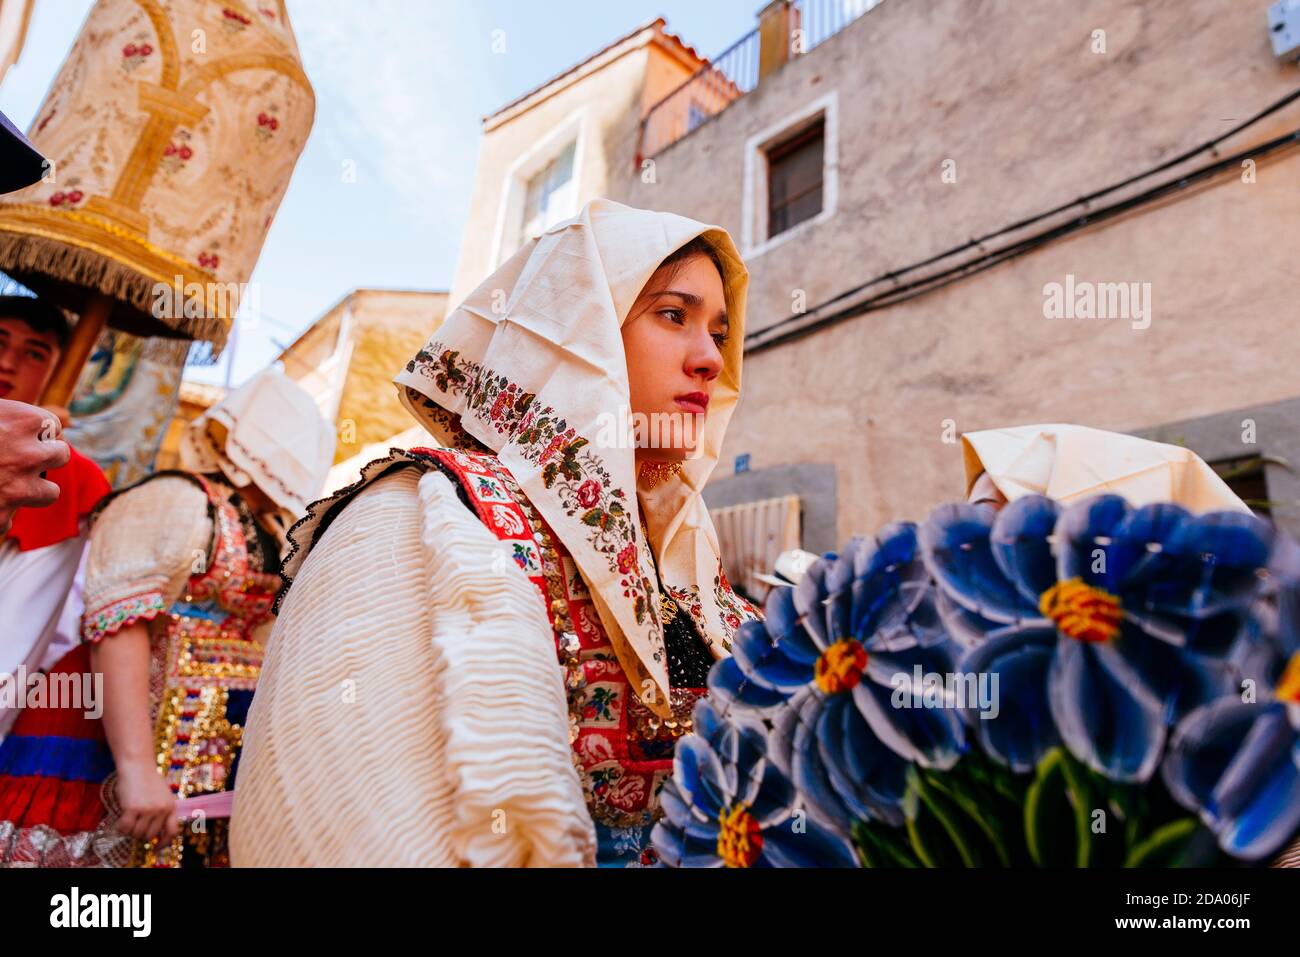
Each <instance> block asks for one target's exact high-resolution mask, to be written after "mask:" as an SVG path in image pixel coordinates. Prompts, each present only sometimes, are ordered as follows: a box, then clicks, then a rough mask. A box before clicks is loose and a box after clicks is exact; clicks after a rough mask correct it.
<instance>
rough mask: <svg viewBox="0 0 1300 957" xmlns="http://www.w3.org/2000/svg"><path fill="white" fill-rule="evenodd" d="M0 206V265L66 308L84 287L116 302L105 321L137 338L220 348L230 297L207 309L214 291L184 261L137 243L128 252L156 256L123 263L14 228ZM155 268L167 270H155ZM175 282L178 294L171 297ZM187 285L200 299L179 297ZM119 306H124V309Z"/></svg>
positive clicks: (76, 304)
mask: <svg viewBox="0 0 1300 957" xmlns="http://www.w3.org/2000/svg"><path fill="white" fill-rule="evenodd" d="M4 212H9V211H0V270H3V271H4V272H6V273H8V274H9V275H11V276H12V277H13V278H14V279H16V280H17V281H19V282H21V283H23V284H24V285H26V286H28V287H29V288H31V289H32V290H33V291H34V292H36V293H38V294H40V295H43V296H48V297H49V298H51V299H52V300H53V301H54V302H56V303H58V304H59V305H61V306H64V307H65V308H68V309H71V310H72V311H74V312H80V310H81V308H82V302H81V301H80V300H82V299H84V298H85V293H86V291H98V292H101V293H103V294H104V295H106V296H108V297H110V298H112V299H114V300H116V301H117V302H118V303H120V304H121V306H120V307H119V308H118V310H115V313H114V316H113V319H112V320H111V325H113V326H114V327H115V328H120V329H123V330H124V331H127V332H130V333H132V334H133V335H140V336H161V337H165V338H178V339H198V340H205V341H207V342H210V343H211V345H212V349H213V353H214V358H215V356H216V355H219V354H220V352H221V349H222V348H223V347H224V345H225V341H226V336H227V333H228V331H229V328H230V320H229V319H227V318H225V316H224V315H223V313H227V312H229V313H233V306H235V305H237V303H229V304H228V308H226V309H218V308H214V304H216V303H217V302H218V301H219V297H220V295H221V293H222V290H218V289H217V288H216V287H217V286H219V285H221V284H219V283H217V282H215V280H213V278H212V277H211V276H207V275H204V274H203V273H202V272H201V271H200V270H197V269H195V268H194V267H193V266H191V265H189V264H187V263H180V262H178V261H177V262H170V261H164V260H163V257H160V256H156V255H155V256H151V255H150V254H151V253H157V252H159V251H156V250H153V249H150V248H148V247H145V246H143V244H142V248H141V250H139V252H140V253H142V255H140V256H138V257H134V258H139V259H146V258H156V259H158V260H159V261H158V262H151V263H144V262H142V263H140V264H139V265H138V266H130V265H125V264H123V263H122V262H121V261H119V259H118V258H115V257H114V256H112V255H109V254H108V253H107V252H106V251H101V250H98V249H95V248H88V247H86V246H79V245H73V244H71V243H69V242H68V241H67V240H66V239H63V238H56V237H53V236H47V235H42V234H41V233H40V232H36V231H35V230H34V229H32V230H30V231H29V230H28V229H23V230H22V231H21V232H19V231H15V229H14V224H12V223H9V222H4V221H3V219H5V218H6V217H5V216H4V215H3V214H4ZM167 258H168V259H170V257H167ZM163 268H171V269H174V270H175V271H174V272H172V273H171V274H170V275H167V274H160V273H161V270H162V269H163ZM178 283H179V284H180V292H181V296H180V297H179V298H178V297H175V296H174V293H175V292H176V291H177V284H178ZM195 283H197V284H198V286H199V288H200V290H201V293H200V296H201V298H200V296H190V297H189V298H188V302H187V300H186V297H185V287H186V286H187V285H188V286H190V287H191V289H192V288H193V286H192V284H195ZM68 287H75V288H72V289H69V288H68ZM163 297H165V303H163V302H162V301H161V300H162V298H163ZM160 305H162V308H161V309H159V308H158V307H159V306H160ZM187 305H188V307H189V308H186V307H187ZM121 307H126V310H127V313H126V314H122V310H121ZM186 313H189V315H187V314H186Z"/></svg>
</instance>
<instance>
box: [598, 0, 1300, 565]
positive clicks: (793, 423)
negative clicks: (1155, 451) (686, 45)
mask: <svg viewBox="0 0 1300 957" xmlns="http://www.w3.org/2000/svg"><path fill="white" fill-rule="evenodd" d="M1267 6H1268V2H1267V0H1143V2H1142V3H1140V4H1139V3H1136V2H1131V0H1094V2H1090V3H1088V4H1079V3H1076V2H1075V0H1036V2H1034V3H1021V2H1016V0H988V2H971V0H927V2H925V3H914V2H905V0H885V2H884V3H883V4H881V5H880V6H879V7H877V8H876V9H875V10H873V11H871V12H870V13H868V14H866V15H865V16H864V17H863V18H862V19H861V20H859V21H857V22H856V23H855V24H853V25H852V26H850V27H849V28H847V29H846V30H845V31H844V32H842V33H840V34H839V35H837V36H836V37H834V38H832V39H831V40H829V41H828V42H826V43H825V44H823V45H822V46H820V47H818V48H817V49H815V50H814V51H812V52H811V53H810V54H808V55H807V56H806V57H804V58H802V59H799V60H796V61H794V62H792V63H790V64H788V65H787V66H786V67H784V68H783V69H782V70H781V71H780V72H778V73H777V74H775V75H773V76H771V77H769V78H767V79H766V80H765V81H764V83H763V84H762V85H761V86H760V87H759V89H758V90H757V91H756V92H754V93H751V94H750V95H748V96H746V97H745V98H743V99H742V100H740V101H738V102H737V103H735V104H733V105H732V106H731V107H730V108H729V109H727V110H726V111H725V112H724V113H722V114H721V115H720V116H718V117H717V118H715V119H714V120H712V121H711V122H710V123H708V124H706V125H705V126H704V127H702V128H700V129H699V130H697V131H695V132H694V133H693V134H691V135H690V136H687V137H686V138H684V139H683V140H681V141H679V142H678V143H676V144H674V145H673V146H672V147H670V148H668V149H667V150H666V151H664V152H663V153H661V154H660V155H659V156H657V157H656V158H655V161H656V182H655V183H653V184H646V183H644V182H643V181H642V180H641V179H640V178H637V177H633V176H619V177H615V178H614V179H612V180H611V182H610V185H609V195H610V196H611V197H612V198H614V199H618V200H621V201H624V202H628V203H631V204H633V205H640V206H647V207H652V208H657V209H666V210H672V211H676V212H681V213H684V214H686V215H690V216H693V217H695V218H698V219H701V220H705V221H708V222H714V223H719V224H721V225H723V226H725V227H726V228H728V229H729V230H731V231H732V233H733V235H735V236H737V237H739V236H740V235H741V219H742V194H741V191H742V181H743V172H744V162H743V153H744V144H745V141H746V139H747V138H748V137H751V136H754V135H756V134H757V133H759V132H760V131H763V130H765V129H767V128H769V127H770V126H772V125H773V124H776V123H778V122H779V121H780V120H781V118H782V117H784V116H788V115H790V114H793V113H795V112H797V111H798V110H799V109H800V108H801V107H803V106H804V105H805V104H807V103H809V102H811V101H813V100H815V99H817V98H820V97H823V96H825V95H826V94H827V93H829V92H831V91H836V92H837V95H838V114H839V124H838V125H839V130H838V134H839V151H838V174H839V196H838V204H837V208H836V212H835V213H834V215H833V216H831V217H830V218H829V219H828V220H827V221H826V222H825V223H823V224H819V225H815V226H812V227H810V228H808V229H806V230H804V232H803V233H802V234H801V235H799V236H798V238H796V239H793V240H791V241H790V242H787V243H786V244H784V245H781V246H778V247H776V248H774V249H772V250H770V251H769V252H767V253H765V254H762V255H759V256H757V257H754V258H752V259H751V260H750V261H749V267H750V270H751V274H752V286H751V294H750V305H749V310H750V312H749V315H750V320H749V321H750V328H751V330H752V329H754V328H758V327H761V326H763V325H765V324H768V323H771V322H774V321H778V320H780V319H782V318H785V317H786V316H789V315H790V314H791V303H792V300H793V298H794V296H795V295H796V291H797V290H803V291H804V292H805V294H806V299H807V304H808V306H809V307H812V306H815V305H816V304H817V303H819V302H821V301H822V300H824V299H827V298H830V297H831V296H833V295H836V294H838V293H840V292H842V291H844V290H846V289H848V288H850V287H853V286H855V285H857V284H858V283H861V282H863V281H864V280H866V279H869V278H872V277H875V276H877V275H879V274H881V273H884V272H886V271H888V270H890V269H894V268H897V267H900V266H903V265H906V264H909V263H912V262H914V261H917V260H920V259H922V258H924V257H926V256H929V255H931V254H934V253H936V252H939V251H941V250H944V249H947V248H949V247H951V246H954V245H956V244H958V243H960V242H963V241H965V240H966V239H968V238H969V237H971V236H975V235H979V234H981V233H985V232H988V231H991V230H993V229H995V228H998V227H1001V226H1003V225H1006V224H1007V223H1010V222H1012V221H1013V220H1016V219H1019V218H1020V217H1023V216H1026V215H1029V214H1033V213H1036V212H1039V211H1041V210H1044V209H1047V208H1049V207H1052V206H1055V205H1057V204H1059V203H1061V202H1065V201H1068V200H1070V199H1072V198H1074V197H1076V196H1079V195H1082V194H1084V193H1087V192H1089V191H1091V190H1094V189H1096V188H1098V187H1101V186H1103V185H1107V184H1109V183H1111V182H1113V181H1116V180H1119V179H1122V178H1123V177H1125V176H1128V175H1131V174H1134V173H1137V172H1140V171H1143V170H1145V169H1147V168H1148V167H1150V166H1152V165H1154V164H1156V163H1158V162H1161V161H1163V160H1165V159H1168V158H1170V157H1172V156H1174V155H1176V154H1178V153H1179V152H1181V151H1183V150H1184V149H1186V148H1189V147H1191V146H1193V145H1196V144H1199V143H1200V142H1202V141H1204V140H1207V139H1209V138H1210V137H1212V136H1216V135H1218V134H1220V133H1221V132H1223V131H1224V130H1226V129H1228V128H1230V127H1231V126H1232V125H1233V123H1234V122H1236V121H1240V120H1244V119H1245V118H1247V117H1249V116H1251V115H1253V114H1254V113H1255V112H1256V111H1258V110H1260V109H1262V108H1263V107H1265V106H1266V105H1268V104H1269V103H1271V102H1272V101H1274V100H1276V99H1278V98H1280V97H1281V96H1282V95H1283V94H1285V93H1287V92H1289V91H1291V90H1292V89H1294V88H1296V87H1297V86H1300V70H1297V68H1296V67H1295V65H1293V64H1292V65H1282V64H1279V63H1277V62H1276V61H1275V60H1274V59H1273V57H1272V55H1271V52H1270V49H1269V44H1268V37H1267V32H1266V26H1265V9H1266V8H1267ZM1096 29H1103V30H1105V31H1106V44H1107V52H1106V53H1105V54H1097V53H1093V52H1092V51H1091V49H1090V45H1091V42H1092V33H1093V31H1094V30H1096ZM1297 126H1300V105H1293V106H1292V107H1290V108H1289V109H1288V110H1286V111H1284V112H1282V113H1280V114H1277V115H1275V116H1274V117H1273V118H1270V119H1269V120H1268V121H1265V122H1263V123H1261V124H1259V125H1258V126H1256V127H1254V128H1252V129H1251V130H1249V131H1248V132H1246V133H1243V134H1241V135H1240V136H1238V137H1236V138H1235V139H1233V140H1232V141H1230V142H1229V143H1228V144H1226V146H1225V152H1233V151H1236V150H1238V149H1242V148H1244V147H1246V146H1248V145H1251V144H1254V143H1258V142H1261V141H1263V140H1266V139H1269V138H1271V137H1274V136H1277V135H1279V134H1281V133H1283V132H1289V131H1290V130H1291V129H1293V128H1295V127H1297ZM945 159H953V160H955V162H956V172H957V182H956V183H955V184H950V183H944V182H943V181H942V178H941V169H942V164H943V162H944V160H945ZM1209 159H1210V158H1209V157H1202V158H1201V159H1200V160H1198V161H1196V162H1195V163H1194V164H1192V165H1199V163H1202V162H1207V161H1208V160H1209ZM1257 176H1258V181H1257V182H1255V183H1253V184H1246V183H1243V182H1241V179H1240V177H1236V176H1229V178H1228V179H1227V180H1226V181H1225V180H1219V181H1216V183H1215V185H1213V186H1210V187H1209V188H1205V189H1198V190H1195V191H1192V192H1190V193H1187V194H1179V195H1178V196H1176V197H1175V198H1172V199H1168V200H1165V201H1163V202H1162V203H1160V204H1159V205H1158V206H1154V207H1150V206H1149V207H1146V208H1144V209H1143V210H1141V211H1140V212H1137V213H1135V214H1132V215H1130V216H1128V217H1127V218H1125V219H1123V220H1120V221H1117V222H1114V223H1111V224H1109V225H1105V226H1102V227H1098V228H1094V229H1090V230H1087V231H1085V232H1082V233H1077V234H1075V235H1074V236H1072V237H1070V238H1067V239H1066V240H1064V241H1062V242H1059V243H1056V244H1054V245H1051V246H1048V247H1046V248H1044V249H1041V250H1039V251H1036V252H1032V253H1029V254H1027V255H1026V256H1024V257H1022V258H1020V259H1017V260H1015V261H1013V262H1011V263H1007V264H1003V265H1001V266H998V267H996V268H994V269H992V270H990V271H988V272H985V273H982V274H980V275H978V276H975V277H973V278H970V279H967V280H965V281H962V282H960V283H958V284H956V285H954V286H950V287H948V288H946V289H944V290H941V291H939V292H936V293H933V294H930V295H927V296H925V297H923V298H920V299H918V300H915V301H913V302H910V303H906V304H903V305H899V306H895V307H892V308H890V309H887V310H884V311H881V312H876V313H872V314H870V315H866V316H860V317H857V318H854V319H849V320H847V321H845V322H842V323H840V324H838V325H834V326H831V327H828V328H825V329H824V330H823V331H819V332H816V333H813V334H810V335H808V336H806V337H804V338H801V339H798V340H795V341H793V342H790V343H787V344H784V345H779V346H776V347H773V348H770V349H767V350H765V351H760V352H757V353H756V354H753V355H751V356H749V357H747V359H746V366H745V371H744V389H743V397H742V401H741V405H740V408H739V410H738V412H737V414H736V416H735V418H734V419H733V424H732V426H731V429H730V433H729V435H728V439H727V442H726V445H725V447H724V457H723V460H722V464H721V465H720V466H719V469H718V473H717V477H726V476H727V475H729V474H730V473H731V462H732V457H733V456H734V455H735V454H736V453H739V452H750V453H751V454H752V463H751V467H752V468H753V469H761V468H765V467H769V466H774V465H781V464H787V463H797V462H831V463H834V465H835V468H836V476H837V483H838V498H839V506H840V508H839V533H840V538H841V539H842V538H844V537H845V536H847V535H849V534H851V533H854V532H859V531H870V530H874V529H875V528H876V527H878V526H879V525H880V524H881V523H882V522H884V521H886V520H892V519H895V518H899V517H912V518H922V517H924V515H925V514H926V513H927V512H928V511H929V509H930V508H932V507H933V506H934V505H936V504H938V503H940V502H942V501H944V500H948V499H952V498H955V497H958V496H959V495H960V493H961V491H962V487H961V486H962V470H961V461H960V452H959V446H958V445H956V444H948V443H946V442H945V441H944V433H945V429H944V426H945V421H946V420H951V422H952V423H953V425H954V426H955V431H956V432H961V431H968V430H974V429H980V428H986V427H990V426H999V425H1010V424H1024V423H1030V422H1051V421H1072V422H1080V423H1085V424H1089V425H1094V426H1099V427H1102V428H1109V429H1116V430H1124V431H1130V430H1138V429H1142V428H1147V427H1151V426H1154V425H1158V424H1160V423H1163V422H1169V421H1173V420H1179V419H1187V418H1191V417H1195V416H1200V415H1208V414H1211V413H1215V412H1220V411H1223V410H1225V409H1235V408H1239V407H1249V406H1252V405H1256V404H1263V403H1268V402H1272V401H1276V400H1280V399H1283V398H1287V397H1291V396H1295V395H1297V394H1300V381H1298V380H1297V376H1296V373H1295V369H1296V366H1297V353H1298V351H1300V348H1298V346H1297V342H1296V338H1297V337H1296V334H1295V328H1296V313H1297V300H1298V299H1300V296H1298V295H1297V294H1298V293H1300V270H1297V267H1296V251H1297V249H1300V155H1298V154H1296V153H1290V154H1288V155H1287V156H1286V157H1285V158H1282V159H1278V160H1265V161H1262V162H1261V163H1260V164H1259V166H1258V170H1257ZM1067 273H1073V274H1074V275H1075V276H1076V277H1077V278H1078V279H1080V280H1089V281H1093V282H1142V283H1150V284H1151V296H1152V306H1153V313H1152V322H1151V325H1150V327H1149V328H1147V329H1143V330H1139V329H1134V328H1132V323H1130V322H1129V321H1127V320H1123V319H1119V320H1092V321H1087V320H1048V319H1045V318H1044V317H1043V297H1044V286H1045V285H1046V284H1047V283H1052V282H1063V281H1064V280H1065V276H1066V274H1067ZM1250 451H1251V449H1250V448H1243V450H1242V454H1249V453H1250Z"/></svg>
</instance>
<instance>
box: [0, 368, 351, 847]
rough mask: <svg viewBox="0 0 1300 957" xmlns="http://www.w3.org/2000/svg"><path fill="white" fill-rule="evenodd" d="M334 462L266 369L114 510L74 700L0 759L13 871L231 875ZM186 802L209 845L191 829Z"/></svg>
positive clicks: (1, 837) (32, 723) (295, 399)
mask: <svg viewBox="0 0 1300 957" xmlns="http://www.w3.org/2000/svg"><path fill="white" fill-rule="evenodd" d="M333 456H334V432H333V429H332V427H331V426H330V425H329V423H327V422H326V421H325V420H324V419H323V418H322V417H321V414H320V412H319V411H318V409H317V407H316V404H315V402H314V400H313V399H312V398H311V396H309V395H308V394H307V393H306V392H304V391H303V390H302V389H301V388H300V387H299V386H297V385H295V384H294V383H293V382H291V381H290V380H288V379H287V378H286V377H285V376H284V375H283V374H282V373H280V372H278V371H276V370H267V371H265V372H263V373H260V374H259V375H258V376H256V377H255V378H254V379H252V380H251V381H250V382H249V383H247V384H246V385H245V386H243V387H242V388H240V389H238V390H237V391H235V392H233V393H231V394H230V395H229V396H228V397H227V398H226V399H225V400H224V401H222V402H221V403H219V404H218V405H216V406H215V407H213V408H212V409H210V410H208V412H207V413H205V414H204V415H203V416H202V417H200V418H199V419H197V420H195V421H194V422H192V423H191V424H190V425H189V427H188V430H187V433H186V435H185V437H184V440H183V443H182V449H181V462H182V465H183V466H184V470H183V471H170V472H160V473H157V474H155V475H153V476H151V477H150V478H148V479H145V480H144V481H143V482H141V483H138V484H136V485H134V486H132V487H130V488H127V489H123V490H121V491H119V492H116V493H114V494H112V495H110V496H108V497H107V498H106V499H105V500H104V502H103V503H102V504H101V505H100V508H99V511H98V512H97V514H96V516H95V517H94V518H93V524H92V526H91V531H90V551H89V557H88V559H87V565H86V585H85V614H84V616H83V618H82V627H81V637H82V644H80V645H78V646H77V647H75V648H74V649H73V650H72V651H70V652H68V653H67V654H66V655H65V656H64V657H63V658H62V659H61V660H60V661H59V663H57V664H56V665H54V667H53V668H51V669H50V672H49V674H48V676H47V678H48V682H47V684H48V687H49V688H50V689H54V688H60V689H63V690H62V692H61V695H60V696H59V697H58V698H57V700H55V698H54V697H48V698H47V699H46V700H44V701H42V702H39V703H38V704H36V705H33V704H32V703H31V702H29V703H28V706H27V708H26V709H25V710H24V711H23V712H22V714H21V715H20V717H19V718H18V720H17V722H16V723H15V725H14V728H13V733H12V734H10V735H9V736H8V737H7V738H6V739H5V741H4V743H3V745H0V866H4V865H26V866H49V867H67V866H112V865H125V864H135V865H142V866H161V867H178V866H182V865H185V866H189V865H193V864H200V865H212V866H221V865H223V864H226V863H228V860H229V857H228V852H227V847H226V824H227V822H226V821H225V820H222V819H221V818H222V815H223V813H224V814H225V815H226V816H228V814H229V811H228V809H226V810H224V812H223V811H222V809H221V805H220V803H219V801H218V802H213V801H212V798H214V797H217V798H219V797H220V796H221V795H222V794H223V793H227V792H228V791H229V788H230V787H231V785H232V782H233V780H234V776H235V770H236V767H235V763H236V760H237V758H238V755H239V751H240V747H241V743H242V725H243V723H244V720H245V716H246V714H247V711H248V706H249V704H250V702H251V699H252V697H253V691H254V689H255V687H256V684H257V679H258V675H259V673H260V668H261V661H262V655H263V649H264V642H265V638H266V634H267V632H268V631H269V622H270V617H271V608H272V605H273V603H274V598H275V593H276V591H277V590H278V589H279V587H280V585H281V583H282V582H281V579H280V576H279V570H280V552H281V549H282V546H283V544H284V535H285V530H286V529H287V527H288V525H289V524H290V523H291V522H292V521H293V520H294V519H295V518H297V517H300V516H301V515H302V514H304V513H305V511H306V507H307V504H308V502H310V501H311V499H312V498H314V497H315V496H316V495H319V494H320V490H321V486H322V483H323V482H324V480H325V476H326V474H327V473H328V470H329V467H330V464H331V463H332V460H333ZM99 675H102V681H100V680H98V679H97V676H99ZM73 691H75V692H76V694H71V692H73ZM65 699H66V700H65ZM184 802H190V803H193V802H199V806H201V807H202V808H203V809H204V810H205V813H206V815H207V818H208V819H207V820H206V823H205V826H204V827H203V828H191V827H188V826H186V827H183V828H182V825H181V820H182V818H183V817H184V815H185V812H186V804H185V803H184ZM205 802H210V803H205Z"/></svg>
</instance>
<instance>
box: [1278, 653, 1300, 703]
mask: <svg viewBox="0 0 1300 957" xmlns="http://www.w3.org/2000/svg"><path fill="white" fill-rule="evenodd" d="M1273 693H1274V694H1275V695H1277V699H1278V700H1279V701H1295V702H1298V703H1300V651H1297V652H1296V653H1295V654H1294V655H1292V656H1291V660H1290V661H1289V662H1287V666H1286V670H1284V671H1283V672H1282V677H1281V678H1280V679H1279V680H1278V683H1277V689H1276V690H1275V691H1274V692H1273Z"/></svg>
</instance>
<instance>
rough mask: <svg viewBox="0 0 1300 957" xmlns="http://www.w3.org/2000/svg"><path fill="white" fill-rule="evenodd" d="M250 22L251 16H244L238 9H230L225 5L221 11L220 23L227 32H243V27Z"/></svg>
mask: <svg viewBox="0 0 1300 957" xmlns="http://www.w3.org/2000/svg"><path fill="white" fill-rule="evenodd" d="M252 22H253V18H252V17H248V16H245V15H244V14H242V13H240V12H239V11H238V10H232V9H230V7H225V8H223V9H222V11H221V25H222V26H223V27H225V29H226V32H227V33H243V32H244V29H245V28H246V27H247V26H248V25H249V24H250V23H252Z"/></svg>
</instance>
